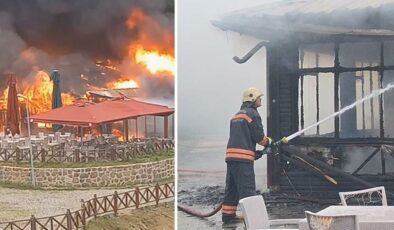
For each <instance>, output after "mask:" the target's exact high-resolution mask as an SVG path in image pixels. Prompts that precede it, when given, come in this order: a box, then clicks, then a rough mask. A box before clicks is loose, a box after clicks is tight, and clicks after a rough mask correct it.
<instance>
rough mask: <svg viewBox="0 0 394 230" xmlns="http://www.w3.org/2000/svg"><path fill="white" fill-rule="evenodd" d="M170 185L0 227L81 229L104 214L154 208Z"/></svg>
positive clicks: (165, 196)
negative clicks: (150, 206)
mask: <svg viewBox="0 0 394 230" xmlns="http://www.w3.org/2000/svg"><path fill="white" fill-rule="evenodd" d="M174 189H175V188H174V183H169V184H163V185H159V184H156V186H154V187H146V188H135V189H133V190H131V191H128V192H123V193H117V192H116V191H115V193H114V194H112V195H107V196H102V197H97V196H96V195H94V197H93V198H92V199H90V200H88V201H83V200H81V209H79V210H77V211H74V212H71V211H70V210H69V209H67V212H66V213H65V214H61V215H56V216H48V217H42V218H36V217H35V216H31V218H30V219H25V220H16V221H11V222H4V223H0V229H3V230H15V229H18V230H38V229H40V230H41V229H42V230H44V229H45V230H53V229H58V230H62V229H63V230H72V229H81V228H84V227H85V226H86V224H87V222H88V221H89V220H90V219H92V218H96V217H97V216H100V215H102V214H105V213H114V215H118V212H119V211H120V210H122V209H126V208H135V209H138V208H140V207H141V206H146V205H158V204H159V203H160V201H163V200H166V199H169V198H172V197H174V195H175V192H174Z"/></svg>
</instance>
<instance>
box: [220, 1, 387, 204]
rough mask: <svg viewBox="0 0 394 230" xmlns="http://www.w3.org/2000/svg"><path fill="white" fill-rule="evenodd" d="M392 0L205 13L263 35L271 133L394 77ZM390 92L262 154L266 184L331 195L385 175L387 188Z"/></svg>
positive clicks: (298, 125) (284, 131) (317, 116)
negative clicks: (273, 152) (265, 160)
mask: <svg viewBox="0 0 394 230" xmlns="http://www.w3.org/2000/svg"><path fill="white" fill-rule="evenodd" d="M393 11H394V1H354V0H347V1H324V0H319V1H279V2H275V3H272V4H269V5H263V6H256V7H252V8H249V9H244V10H239V11H235V12H231V13H229V14H226V15H225V16H223V17H222V18H220V19H219V20H217V21H213V22H212V23H213V24H214V25H215V26H216V27H218V28H220V29H222V30H225V31H234V32H237V33H240V34H245V35H249V36H252V37H255V38H258V39H261V40H262V41H261V42H260V43H259V44H257V45H256V47H254V48H253V49H252V50H251V51H250V52H249V53H247V54H246V55H245V56H244V57H242V58H238V57H234V60H235V61H236V62H238V63H243V62H246V61H248V59H249V58H251V57H252V56H253V55H254V54H255V53H256V52H257V51H258V50H259V49H260V48H262V47H265V50H266V56H267V63H266V66H267V108H268V110H267V111H268V114H267V118H268V121H267V124H268V135H269V136H271V137H273V138H274V139H276V140H279V139H280V138H282V137H286V136H289V135H291V134H293V133H295V132H297V131H298V130H302V129H304V128H306V127H308V126H310V125H312V124H314V123H316V122H317V121H319V120H321V119H323V118H325V117H327V116H329V115H331V114H333V113H335V112H336V111H339V110H341V109H342V108H344V107H346V106H348V105H350V104H352V103H353V102H355V101H357V100H360V99H361V98H363V97H365V96H366V95H368V94H370V93H372V92H374V91H375V90H378V89H382V88H385V87H386V86H387V85H388V84H389V83H391V82H394V71H393V70H394V26H393V25H392V23H391V22H392V21H393V14H392V12H393ZM393 95H394V92H392V91H391V92H390V91H388V92H387V93H385V94H383V95H380V96H379V97H375V98H373V99H370V100H368V101H366V102H364V103H361V104H359V105H357V106H356V107H355V108H353V109H351V110H349V111H348V112H346V113H343V114H341V115H340V116H336V117H335V118H334V117H333V118H332V119H329V120H328V121H327V122H325V123H322V124H320V125H318V126H316V127H314V128H311V129H308V130H307V131H306V132H305V133H303V134H302V135H301V136H299V137H297V138H295V139H293V140H292V141H291V145H290V146H282V147H281V148H280V154H279V155H275V156H274V155H270V156H268V163H267V164H268V186H269V187H270V188H271V189H274V190H275V189H277V190H280V191H282V192H285V193H291V194H298V195H304V196H314V197H325V198H338V192H339V191H347V190H356V189H361V188H365V187H372V186H375V185H384V186H385V187H386V189H387V190H388V191H391V192H394V184H393V181H394V155H393V152H392V151H390V149H391V146H392V145H393V144H394V139H393V137H394V116H393V112H394V97H393Z"/></svg>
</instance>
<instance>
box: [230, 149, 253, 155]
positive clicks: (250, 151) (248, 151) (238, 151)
mask: <svg viewBox="0 0 394 230" xmlns="http://www.w3.org/2000/svg"><path fill="white" fill-rule="evenodd" d="M226 152H227V153H244V154H248V155H251V156H254V152H253V151H252V150H247V149H238V148H228V149H227V151H226Z"/></svg>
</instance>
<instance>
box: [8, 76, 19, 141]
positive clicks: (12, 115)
mask: <svg viewBox="0 0 394 230" xmlns="http://www.w3.org/2000/svg"><path fill="white" fill-rule="evenodd" d="M19 117H20V115H19V102H18V96H17V90H16V76H15V74H13V73H10V74H9V75H8V98H7V128H9V129H10V131H11V133H12V134H15V133H18V134H19V133H20V130H19Z"/></svg>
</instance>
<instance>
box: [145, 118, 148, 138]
mask: <svg viewBox="0 0 394 230" xmlns="http://www.w3.org/2000/svg"><path fill="white" fill-rule="evenodd" d="M146 117H147V116H145V138H147V137H148V125H147V123H146V119H147V118H146Z"/></svg>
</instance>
